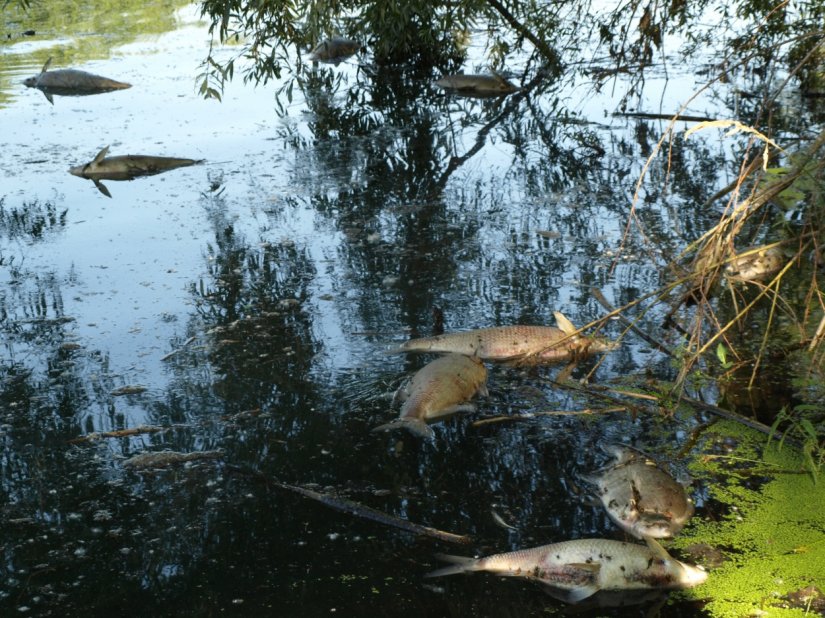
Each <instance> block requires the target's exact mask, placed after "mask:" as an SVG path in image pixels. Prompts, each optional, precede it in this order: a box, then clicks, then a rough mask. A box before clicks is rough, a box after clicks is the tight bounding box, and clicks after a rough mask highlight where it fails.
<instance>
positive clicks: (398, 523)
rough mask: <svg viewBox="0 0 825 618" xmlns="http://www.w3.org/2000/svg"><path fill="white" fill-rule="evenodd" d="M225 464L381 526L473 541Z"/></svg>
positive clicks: (454, 540) (460, 541) (464, 542)
mask: <svg viewBox="0 0 825 618" xmlns="http://www.w3.org/2000/svg"><path fill="white" fill-rule="evenodd" d="M226 467H227V469H229V470H232V471H233V472H237V473H240V474H244V475H247V476H251V477H253V478H255V479H257V480H259V481H261V482H263V483H265V484H267V485H268V486H270V487H275V488H277V489H282V490H284V491H289V492H291V493H295V494H298V495H301V496H304V497H305V498H310V499H312V500H315V501H316V502H320V503H321V504H323V505H326V506H328V507H330V508H333V509H335V510H336V511H341V512H343V513H348V514H350V515H354V516H356V517H360V518H362V519H367V520H370V521H375V522H378V523H380V524H384V525H385V526H392V527H394V528H398V529H399V530H405V531H406V532H412V533H413V534H418V535H421V536H428V537H431V538H434V539H438V540H439V541H445V542H447V543H458V544H461V545H469V544H471V543H472V542H473V539H472V537H469V536H466V535H460V534H452V533H451V532H444V531H443V530H438V529H436V528H431V527H430V526H422V525H420V524H416V523H413V522H411V521H408V520H406V519H401V518H400V517H395V516H393V515H390V514H388V513H384V512H383V511H379V510H376V509H373V508H371V507H368V506H364V505H363V504H358V503H357V502H353V501H352V500H347V499H346V498H339V497H338V496H332V495H330V494H322V493H320V492H317V491H313V490H312V489H307V488H305V487H299V486H297V485H290V484H288V483H282V482H280V481H276V480H275V479H272V478H269V477H268V476H265V475H264V474H262V473H260V472H257V471H255V470H250V469H248V468H243V467H241V466H236V465H231V464H227V466H226Z"/></svg>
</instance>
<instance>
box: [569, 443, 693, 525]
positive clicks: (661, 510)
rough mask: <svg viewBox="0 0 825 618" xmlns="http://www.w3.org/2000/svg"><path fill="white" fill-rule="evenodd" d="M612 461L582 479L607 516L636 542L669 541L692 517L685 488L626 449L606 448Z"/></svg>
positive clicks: (613, 446) (639, 454)
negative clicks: (642, 539) (646, 539)
mask: <svg viewBox="0 0 825 618" xmlns="http://www.w3.org/2000/svg"><path fill="white" fill-rule="evenodd" d="M608 449H609V451H610V452H611V453H612V454H613V455H614V457H615V459H616V461H615V462H613V463H611V464H610V465H609V466H607V467H606V468H602V469H601V470H599V471H598V472H596V473H595V474H592V475H589V476H585V477H583V479H584V480H585V481H587V482H589V483H591V484H592V485H594V486H595V488H596V493H597V496H598V498H599V500H600V501H601V503H602V504H603V505H604V508H605V509H606V510H607V514H608V516H609V517H610V519H612V520H613V521H614V522H616V524H617V525H618V526H619V527H620V528H621V529H622V530H624V531H625V532H627V533H628V534H632V535H633V536H635V537H637V538H645V537H654V538H657V539H660V538H670V537H672V536H674V535H675V534H678V532H679V531H680V530H681V529H682V527H683V526H684V525H685V523H686V522H687V521H688V520H689V519H690V517H691V516H692V515H693V501H692V500H691V499H690V498H689V497H688V495H687V493H686V492H685V488H684V487H683V486H682V485H680V484H679V483H677V482H676V481H675V480H674V479H673V477H672V476H670V475H669V474H668V473H667V472H665V471H664V470H662V469H661V468H659V467H658V466H657V465H656V463H655V462H654V461H652V460H650V459H648V458H647V457H645V456H644V455H642V454H641V453H639V452H637V451H634V450H632V449H630V448H626V447H622V446H618V445H612V446H610V447H608Z"/></svg>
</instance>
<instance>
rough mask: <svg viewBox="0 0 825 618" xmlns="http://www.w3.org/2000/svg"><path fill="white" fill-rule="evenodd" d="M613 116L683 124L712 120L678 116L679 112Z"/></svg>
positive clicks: (701, 117)
mask: <svg viewBox="0 0 825 618" xmlns="http://www.w3.org/2000/svg"><path fill="white" fill-rule="evenodd" d="M613 115H614V116H619V117H627V118H644V119H647V120H674V119H675V120H677V121H678V120H684V121H685V122H708V121H709V120H713V119H712V118H708V117H707V116H687V115H684V116H680V115H679V112H675V113H672V114H650V113H647V112H613Z"/></svg>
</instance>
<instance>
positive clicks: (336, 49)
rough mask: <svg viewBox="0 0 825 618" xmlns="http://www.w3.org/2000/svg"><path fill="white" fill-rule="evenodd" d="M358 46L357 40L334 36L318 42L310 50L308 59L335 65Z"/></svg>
mask: <svg viewBox="0 0 825 618" xmlns="http://www.w3.org/2000/svg"><path fill="white" fill-rule="evenodd" d="M360 47H361V45H360V44H359V43H358V41H353V40H352V39H345V38H343V37H340V36H335V37H332V38H331V39H326V40H324V41H321V42H320V43H318V45H316V46H315V49H313V50H312V51H311V52H310V54H309V59H310V60H312V61H313V62H323V63H325V64H334V65H336V66H337V65H338V64H340V63H341V62H343V61H344V60H346V59H347V58H349V57H350V56H352V55H353V54H354V53H355V52H357V51H358V49H359V48H360Z"/></svg>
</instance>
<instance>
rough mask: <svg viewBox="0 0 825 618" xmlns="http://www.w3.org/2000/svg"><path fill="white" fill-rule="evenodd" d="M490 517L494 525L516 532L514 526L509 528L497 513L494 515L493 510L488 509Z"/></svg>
mask: <svg viewBox="0 0 825 618" xmlns="http://www.w3.org/2000/svg"><path fill="white" fill-rule="evenodd" d="M490 515H492V516H493V521H494V522H496V524H498V525H499V526H501V527H502V528H506V529H507V530H518V528H516V527H515V526H511V525H510V524H508V523H507V522H506V521H504V518H503V517H502V516H501V515H499V514H498V513H496V511H495V510H494V509H490Z"/></svg>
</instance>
